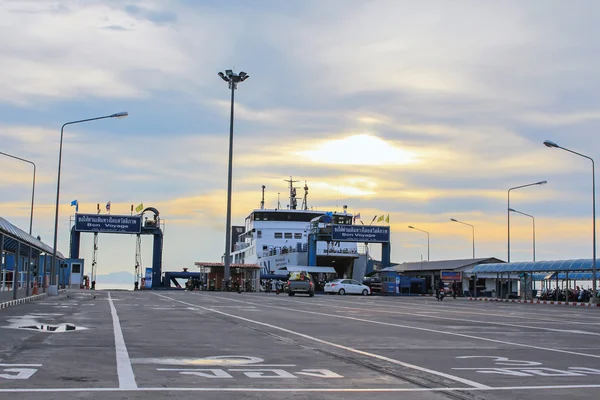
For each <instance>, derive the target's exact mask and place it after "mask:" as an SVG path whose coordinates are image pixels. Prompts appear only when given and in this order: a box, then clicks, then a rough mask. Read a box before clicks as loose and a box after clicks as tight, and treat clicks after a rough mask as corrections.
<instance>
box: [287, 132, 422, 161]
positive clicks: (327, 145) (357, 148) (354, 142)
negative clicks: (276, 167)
mask: <svg viewBox="0 0 600 400" xmlns="http://www.w3.org/2000/svg"><path fill="white" fill-rule="evenodd" d="M297 154H299V155H301V156H304V157H308V158H309V159H310V160H311V161H313V162H316V163H323V164H341V165H404V164H411V163H414V162H415V161H416V155H415V154H414V153H412V152H410V151H407V150H403V149H399V148H397V147H394V146H392V145H391V144H390V143H388V142H386V141H385V140H383V139H380V138H378V137H377V136H373V135H369V134H362V135H353V136H348V137H346V138H344V139H337V140H328V141H323V142H321V143H320V144H318V145H317V146H316V148H313V149H312V150H306V151H301V152H298V153H297Z"/></svg>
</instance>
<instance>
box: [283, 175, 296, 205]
mask: <svg viewBox="0 0 600 400" xmlns="http://www.w3.org/2000/svg"><path fill="white" fill-rule="evenodd" d="M283 181H284V182H288V183H289V184H290V204H289V209H290V210H295V209H296V207H298V201H297V200H296V188H295V187H294V182H298V181H294V180H292V177H291V176H290V179H289V180H285V179H284V180H283Z"/></svg>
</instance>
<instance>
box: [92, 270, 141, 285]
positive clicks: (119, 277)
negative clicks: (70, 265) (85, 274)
mask: <svg viewBox="0 0 600 400" xmlns="http://www.w3.org/2000/svg"><path fill="white" fill-rule="evenodd" d="M134 280H135V277H134V275H133V274H132V273H131V272H125V271H119V272H111V273H109V274H105V275H96V282H98V283H130V284H132V285H133V282H134Z"/></svg>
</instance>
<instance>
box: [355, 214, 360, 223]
mask: <svg viewBox="0 0 600 400" xmlns="http://www.w3.org/2000/svg"><path fill="white" fill-rule="evenodd" d="M357 219H360V213H358V214H356V215H355V216H354V222H356V220H357Z"/></svg>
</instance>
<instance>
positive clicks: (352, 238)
mask: <svg viewBox="0 0 600 400" xmlns="http://www.w3.org/2000/svg"><path fill="white" fill-rule="evenodd" d="M331 239H332V240H333V241H335V242H365V243H388V242H389V241H390V227H389V226H365V225H333V226H332V230H331Z"/></svg>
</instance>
